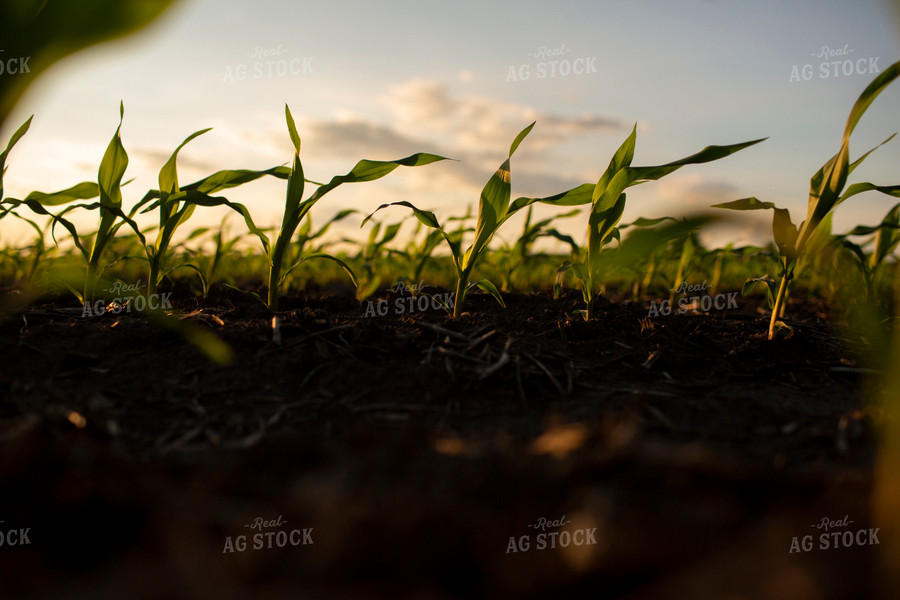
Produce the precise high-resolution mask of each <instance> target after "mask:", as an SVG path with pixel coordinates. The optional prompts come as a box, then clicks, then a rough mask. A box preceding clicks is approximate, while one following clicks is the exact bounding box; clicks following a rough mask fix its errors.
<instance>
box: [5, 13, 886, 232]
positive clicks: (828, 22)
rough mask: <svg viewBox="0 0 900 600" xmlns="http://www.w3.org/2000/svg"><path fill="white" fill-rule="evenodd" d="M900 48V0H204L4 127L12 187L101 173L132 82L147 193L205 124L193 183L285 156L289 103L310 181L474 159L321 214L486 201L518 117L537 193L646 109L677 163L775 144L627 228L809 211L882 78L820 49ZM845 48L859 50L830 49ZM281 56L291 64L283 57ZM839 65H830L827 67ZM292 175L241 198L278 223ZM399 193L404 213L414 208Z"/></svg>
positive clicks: (518, 171) (33, 91)
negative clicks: (742, 203) (659, 221)
mask: <svg viewBox="0 0 900 600" xmlns="http://www.w3.org/2000/svg"><path fill="white" fill-rule="evenodd" d="M898 42H900V36H898V35H897V21H896V20H895V17H894V15H892V14H891V12H890V10H889V8H888V5H887V4H886V2H884V1H883V0H862V1H857V2H853V3H851V2H845V1H840V0H830V1H818V0H810V1H797V0H788V1H771V0H767V1H764V2H746V1H743V2H740V1H738V0H721V1H720V0H705V1H704V0H678V1H677V2H672V1H666V0H659V1H657V0H644V1H641V2H632V1H626V0H604V1H592V2H584V1H580V2H573V1H563V2H553V3H550V2H535V1H518V2H506V1H504V2H490V3H483V2H474V1H468V0H467V1H459V2H453V3H446V2H435V1H428V0H424V1H423V0H418V1H416V2H411V1H391V2H382V3H373V2H368V1H366V2H363V1H340V0H339V1H335V2H317V3H300V2H291V1H288V0H258V1H254V2H238V1H234V0H186V1H184V2H183V3H182V4H181V5H179V6H176V8H175V9H173V10H172V11H170V12H169V13H167V14H166V15H164V17H163V18H161V19H160V20H159V21H157V22H156V23H155V24H154V25H152V26H151V27H150V28H148V29H146V30H144V31H143V32H141V33H139V34H138V35H136V36H133V37H132V38H130V39H127V40H125V41H119V42H112V43H107V44H103V45H100V46H96V47H94V48H92V49H89V50H86V51H83V52H81V53H79V54H76V55H74V56H72V57H70V58H68V59H66V60H64V61H61V62H60V63H57V64H56V65H55V66H54V67H53V68H52V69H51V70H50V71H48V72H46V73H45V74H43V75H42V76H41V77H40V78H38V80H37V81H36V83H35V84H34V85H33V86H32V87H31V88H30V89H29V91H28V92H27V93H26V95H25V96H24V97H23V98H22V99H21V101H20V102H19V104H18V105H17V107H16V110H15V111H14V112H13V114H12V115H11V116H10V118H9V120H8V121H7V122H6V123H5V125H4V127H3V130H2V131H0V139H2V140H3V144H4V145H5V142H6V140H7V139H8V138H9V136H10V135H11V134H12V132H13V131H14V130H15V128H16V127H18V125H20V124H21V123H22V122H23V121H24V120H25V119H27V118H28V116H29V115H31V114H34V115H35V118H34V122H33V124H32V127H31V130H30V131H29V133H28V134H27V135H26V137H25V138H23V140H22V141H21V142H20V143H19V145H18V146H16V148H15V150H14V151H13V153H12V155H11V156H10V159H9V161H8V164H9V170H8V172H7V175H6V178H5V186H6V194H7V195H10V196H13V197H23V196H24V195H26V194H27V193H28V192H29V191H31V190H41V191H55V190H58V189H62V188H65V187H68V186H70V185H73V184H74V183H77V182H79V181H83V180H94V179H96V175H97V167H98V165H99V162H100V159H101V157H102V155H103V151H104V149H105V147H106V145H107V143H108V142H109V138H110V137H111V136H112V134H113V133H114V131H115V128H116V125H117V123H118V116H119V115H118V106H119V101H120V100H122V101H124V104H125V120H124V125H123V128H122V137H123V141H124V144H125V147H126V150H127V151H128V153H129V156H130V159H131V162H130V165H129V170H128V172H127V174H126V179H128V178H131V177H134V178H135V181H134V182H133V183H131V184H129V185H128V186H127V187H126V188H125V189H124V197H125V205H126V208H127V207H129V206H130V205H131V204H133V203H134V202H136V201H137V200H139V199H140V198H141V197H142V196H143V193H144V192H145V191H146V190H147V189H150V188H155V187H157V179H156V178H157V173H158V171H159V168H160V167H161V166H162V164H163V162H164V161H165V160H166V159H167V157H168V155H169V154H170V153H171V152H172V150H173V149H174V148H175V147H176V146H177V145H178V144H179V143H180V142H181V141H182V140H183V139H184V138H185V137H186V136H187V135H189V134H190V133H192V132H194V131H196V130H198V129H202V128H205V127H213V130H212V131H211V132H209V133H207V134H205V135H204V136H201V137H200V138H198V139H197V140H195V141H193V142H192V143H191V144H190V145H189V146H187V147H186V148H185V149H184V150H183V151H182V153H181V154H180V160H179V175H180V180H181V181H182V182H183V183H187V182H190V181H194V180H196V179H198V178H200V177H203V176H204V175H207V174H209V173H211V172H213V171H215V170H219V169H225V168H254V169H262V168H268V167H271V166H274V165H276V164H282V163H286V162H287V161H289V160H290V158H291V155H292V146H291V144H290V139H289V137H288V134H287V129H286V127H285V124H284V104H285V103H288V104H289V105H290V106H291V110H292V112H293V114H294V116H295V118H296V120H297V125H298V129H299V131H300V135H301V138H302V140H303V148H302V152H301V158H302V159H303V161H304V168H305V172H306V175H307V177H309V178H310V179H313V180H316V181H322V180H326V179H328V178H330V177H331V176H333V175H338V174H342V173H345V172H346V171H347V170H349V169H350V168H351V167H352V166H353V164H354V163H355V162H356V161H357V160H358V159H361V158H370V159H382V160H383V159H395V158H401V157H403V156H407V155H409V154H412V153H414V152H419V151H422V152H433V153H437V154H441V155H444V156H448V157H451V158H454V159H457V160H456V161H454V162H442V163H438V164H435V165H431V166H428V167H420V168H416V169H407V168H401V169H398V170H397V171H395V172H394V173H392V174H391V175H389V176H388V177H386V178H385V179H383V180H381V181H379V182H375V183H367V184H357V185H349V186H344V187H342V188H339V189H338V190H336V191H335V192H332V193H331V194H329V195H328V196H326V197H325V199H324V200H322V202H320V203H319V205H318V206H317V208H316V209H315V210H314V212H313V215H314V218H315V219H316V220H317V221H319V222H321V221H323V220H324V219H326V218H328V217H329V216H331V215H332V214H334V213H335V212H337V211H338V210H340V209H343V208H357V209H360V210H362V211H365V212H370V211H371V210H374V209H375V208H376V207H377V206H378V205H379V204H381V203H383V202H390V201H397V200H408V201H411V202H413V203H415V204H417V205H419V206H420V207H422V208H428V209H432V210H435V211H436V212H437V214H438V215H439V217H442V218H446V217H448V216H450V215H458V214H461V213H463V212H464V211H465V207H466V206H467V205H469V204H471V205H473V206H475V204H476V203H477V199H478V194H479V192H480V190H481V187H482V186H483V185H484V183H485V181H486V180H487V178H488V177H489V175H490V173H491V172H492V171H493V170H494V169H496V168H497V166H498V165H499V164H500V163H501V162H502V161H503V159H504V158H505V157H506V152H507V151H508V148H509V144H510V142H511V141H512V139H513V137H514V136H515V135H516V133H518V131H519V130H521V129H522V128H523V127H524V126H525V125H527V124H528V123H530V122H531V121H533V120H536V121H537V125H536V127H535V129H534V131H533V132H532V134H531V135H530V136H529V137H528V138H527V139H526V140H525V142H523V144H522V145H521V146H520V148H519V151H518V153H517V154H516V156H515V157H514V158H513V163H512V184H513V195H514V196H523V195H525V196H535V195H547V194H552V193H556V192H560V191H563V190H564V189H568V188H570V187H573V186H575V185H578V184H581V183H585V182H589V181H590V182H594V181H596V179H597V178H598V177H599V176H600V174H601V173H602V171H603V169H605V167H606V165H607V164H608V162H609V159H610V157H611V155H612V153H613V152H614V151H615V149H616V148H617V147H618V145H619V144H620V143H621V142H622V140H623V139H624V138H625V137H626V136H627V135H628V133H629V132H630V130H631V127H632V126H633V125H634V124H635V123H637V125H638V139H637V150H636V155H635V164H658V163H663V162H668V161H671V160H675V159H677V158H681V157H683V156H686V155H688V154H691V153H693V152H696V151H698V150H700V149H701V148H703V147H704V146H706V145H709V144H730V143H736V142H741V141H746V140H750V139H755V138H759V137H765V136H769V139H768V140H767V141H766V142H764V143H762V144H760V145H758V146H754V147H752V148H750V149H747V150H744V151H742V152H740V153H738V154H736V155H734V156H732V157H729V158H726V159H723V160H722V161H718V162H714V163H710V164H706V165H697V166H689V167H685V168H683V169H681V170H680V171H678V172H677V173H675V174H673V175H670V176H668V177H667V178H665V179H663V180H662V181H660V182H657V183H648V184H645V185H641V186H638V187H637V188H632V191H631V192H630V193H629V196H628V202H629V204H628V208H627V210H626V213H625V216H624V219H623V222H627V221H629V220H632V219H633V218H636V217H638V216H645V217H656V216H663V215H671V216H679V215H683V214H686V213H688V212H691V211H696V210H699V209H703V208H706V207H708V206H709V205H710V204H713V203H716V202H724V201H728V200H733V199H737V198H742V197H746V196H751V195H753V196H757V197H759V198H760V199H761V200H766V201H773V202H775V203H777V204H779V205H781V206H784V207H787V208H789V209H790V210H791V213H792V216H793V218H794V221H795V222H797V223H799V221H800V220H802V218H803V217H804V215H805V211H806V199H807V194H808V189H809V177H810V176H811V175H812V173H813V172H815V171H816V170H817V169H818V168H819V167H820V166H821V165H822V163H823V162H824V161H825V160H826V159H827V158H829V157H830V156H831V155H832V154H833V153H834V152H836V151H837V149H838V147H839V144H840V138H841V133H842V129H843V125H844V122H845V120H846V117H847V113H848V112H849V110H850V107H851V106H852V104H853V102H854V101H855V99H856V98H857V96H858V95H859V93H860V92H861V91H862V89H863V88H864V87H865V86H866V85H867V84H868V83H869V81H871V79H872V78H874V76H875V73H874V72H871V73H870V72H867V73H865V74H859V73H857V72H854V73H853V74H851V75H844V74H843V73H842V72H839V75H838V76H837V77H835V76H833V72H831V71H830V69H831V67H828V66H827V65H826V67H820V63H823V62H829V61H835V60H840V61H842V60H846V59H851V60H853V62H854V65H856V64H864V65H865V69H866V70H867V71H869V69H870V66H874V67H875V68H877V69H880V70H883V69H884V68H886V67H887V66H889V65H890V64H891V63H893V62H895V61H896V60H898V59H900V44H898ZM824 47H828V49H831V50H836V49H837V50H840V51H846V52H847V55H846V56H835V57H831V58H824V57H819V56H817V55H818V54H820V53H821V52H822V50H823V48H824ZM541 49H544V57H543V58H542V57H541V53H542V50H541ZM553 53H556V54H557V55H556V56H552V55H551V54H553ZM259 54H265V55H267V56H262V57H260V56H254V55H259ZM576 59H582V60H581V62H580V63H577V64H579V65H581V70H582V71H584V72H582V73H581V74H576V73H573V72H571V71H570V72H569V73H568V74H567V75H563V74H561V73H560V72H557V76H556V77H550V72H551V68H552V67H551V66H550V65H549V63H548V64H546V65H545V66H544V67H540V66H539V63H542V62H547V61H552V60H566V61H569V65H570V68H571V67H572V66H574V65H575V64H576V62H575V61H576ZM863 59H864V60H863ZM266 61H276V62H275V63H274V64H272V65H271V67H270V66H269V65H267V64H266ZM277 61H284V62H283V67H282V70H281V71H280V72H279V65H278V62H277ZM257 63H259V64H257ZM806 64H809V65H811V67H810V69H811V71H810V72H811V73H812V76H811V78H810V79H809V80H803V79H802V78H801V79H800V80H799V81H791V75H792V71H793V68H794V67H795V66H796V67H798V72H800V70H802V68H803V66H804V65H806ZM270 68H271V69H272V71H271V75H270V74H269V69H270ZM292 68H293V71H294V72H293V73H292V72H291V70H292ZM541 68H544V69H545V70H546V71H545V73H546V76H545V77H539V75H540V73H541V71H540V69H541ZM557 68H558V67H557ZM839 68H840V67H839ZM242 69H245V71H242ZM823 69H829V72H830V73H831V76H829V77H828V78H823V77H822V73H823ZM285 70H286V72H285ZM526 71H527V74H528V77H527V79H526V78H525V77H524V76H523V75H524V74H525V73H526ZM242 73H243V78H242V77H241V74H242ZM898 108H900V84H897V83H895V84H894V85H893V86H892V87H889V88H888V89H887V90H886V91H885V92H884V93H883V94H882V95H881V96H880V97H879V98H878V99H877V100H876V102H875V103H874V104H873V105H872V107H871V108H870V110H869V112H868V113H867V114H866V115H865V117H864V118H863V120H862V121H861V123H860V125H859V127H858V129H857V132H856V133H855V134H854V138H853V142H852V145H851V156H852V157H857V156H859V155H860V154H861V153H862V152H863V151H865V150H868V149H869V148H870V147H872V146H874V145H876V144H878V143H880V142H881V141H883V139H884V138H885V137H887V136H888V135H889V134H891V133H893V132H895V131H898V130H900V110H898ZM898 165H900V141H898V140H894V142H892V143H891V144H888V145H887V146H885V147H883V148H881V149H880V150H879V151H878V152H876V153H875V154H873V155H872V156H871V157H870V158H869V159H867V162H866V163H865V164H864V165H863V166H862V167H860V168H859V169H858V170H857V171H856V172H855V173H854V174H853V178H852V181H872V182H873V183H876V184H896V183H900V181H898V180H900V169H898V168H897V167H898ZM283 186H284V184H283V182H281V181H276V180H272V181H267V182H262V183H255V184H250V185H248V186H245V188H240V189H238V190H235V191H233V192H231V193H230V194H227V195H228V196H229V197H231V198H232V199H234V200H238V201H242V202H245V203H247V204H248V206H249V207H250V208H251V210H252V211H253V213H254V216H255V218H256V220H257V222H259V223H262V224H267V225H270V224H275V223H276V222H278V221H280V218H281V210H282V208H283V197H284V187H283ZM858 198H859V199H858V200H857V199H856V198H855V199H854V200H853V201H852V202H848V203H847V204H846V205H843V206H842V207H841V208H840V209H839V210H838V212H837V218H836V220H835V226H836V229H837V230H846V229H848V228H849V227H851V226H852V225H855V224H861V223H864V224H874V223H876V222H878V221H880V220H881V218H882V216H883V215H884V213H885V212H887V210H888V208H890V206H892V205H893V202H892V199H891V198H888V197H886V196H883V195H879V194H871V193H870V194H867V195H865V196H860V197H858ZM393 210H395V211H396V212H394V213H388V214H387V215H385V218H387V219H389V220H394V219H399V218H400V217H404V216H406V214H407V213H405V212H403V210H402V209H393ZM554 212H558V209H553V208H542V209H541V214H546V215H551V214H553V213H554ZM222 214H223V213H221V212H216V211H211V210H207V211H205V212H204V213H201V212H200V211H198V212H197V213H196V216H195V217H194V219H193V220H192V222H191V223H192V224H195V225H197V226H199V225H202V224H212V223H216V222H218V221H219V219H220V218H221V215H222ZM741 216H742V217H747V218H746V219H743V221H744V224H743V225H742V226H741V227H739V228H738V229H736V230H735V231H733V232H730V233H728V234H727V235H725V236H724V237H723V236H722V235H720V237H719V240H718V242H720V243H721V242H723V241H734V242H748V241H760V239H762V238H760V237H759V236H760V234H761V235H768V231H769V223H770V221H769V219H770V218H771V217H770V215H768V214H763V213H760V214H759V215H758V217H759V218H758V219H754V218H751V217H752V216H757V215H750V214H747V215H741ZM96 218H97V216H96V213H90V214H87V215H85V216H82V217H80V218H79V219H77V220H76V223H77V224H79V226H83V227H85V228H86V229H88V230H89V229H90V228H91V227H92V226H94V225H95V221H96ZM234 221H235V224H237V222H238V219H234ZM143 222H144V223H146V224H150V223H152V220H149V219H148V220H146V221H143ZM359 222H360V219H358V218H357V219H355V220H354V219H350V220H348V221H347V223H346V225H345V227H344V228H343V229H341V228H339V229H337V230H336V234H337V235H348V234H349V235H359V229H358V226H359ZM510 225H511V229H508V230H507V229H504V230H502V231H501V232H500V237H502V238H510V237H514V235H515V232H516V231H517V226H515V225H512V224H510ZM560 229H562V230H564V231H566V232H569V233H572V234H573V235H575V237H576V239H580V238H581V236H582V231H583V223H582V222H580V221H576V220H574V219H568V220H566V221H564V222H561V223H560ZM25 233H26V231H25V230H24V229H21V228H20V225H19V224H17V223H15V222H14V221H13V220H10V219H5V220H4V221H3V222H2V226H0V235H2V237H3V238H4V241H5V242H8V241H9V240H10V239H13V240H14V239H17V238H19V237H20V236H21V235H24V234H25Z"/></svg>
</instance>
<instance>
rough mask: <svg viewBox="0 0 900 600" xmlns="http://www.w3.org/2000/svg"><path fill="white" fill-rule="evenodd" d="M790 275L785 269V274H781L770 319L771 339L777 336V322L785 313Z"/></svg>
mask: <svg viewBox="0 0 900 600" xmlns="http://www.w3.org/2000/svg"><path fill="white" fill-rule="evenodd" d="M788 279H790V275H789V274H788V272H787V269H785V272H784V275H782V276H781V284H780V285H779V286H778V295H777V296H776V297H775V306H774V307H773V308H772V319H771V320H770V321H769V339H770V340H771V339H774V337H775V322H776V321H777V320H778V319H779V317H780V316H782V315H783V314H784V296H785V293H786V292H787V284H788Z"/></svg>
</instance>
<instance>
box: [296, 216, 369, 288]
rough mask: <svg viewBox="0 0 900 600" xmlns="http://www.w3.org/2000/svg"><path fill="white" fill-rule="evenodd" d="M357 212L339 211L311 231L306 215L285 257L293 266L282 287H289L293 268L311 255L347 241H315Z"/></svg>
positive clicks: (309, 218) (310, 217) (308, 218)
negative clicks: (333, 226) (334, 225)
mask: <svg viewBox="0 0 900 600" xmlns="http://www.w3.org/2000/svg"><path fill="white" fill-rule="evenodd" d="M357 212H359V211H357V210H355V209H352V208H351V209H346V210H342V211H339V212H338V213H337V214H335V215H334V216H332V217H331V218H330V219H328V221H326V222H325V224H324V225H322V226H321V227H319V228H318V229H315V230H313V220H312V215H307V217H306V219H304V220H303V222H302V223H301V224H300V227H299V228H298V229H297V235H296V237H295V240H294V241H293V242H292V243H291V245H290V247H289V248H288V251H287V254H286V256H285V259H286V261H287V263H288V264H291V265H294V266H293V267H291V268H290V269H288V270H287V271H285V273H284V276H283V278H282V281H283V285H286V286H290V285H291V283H292V278H293V277H292V275H293V272H294V269H295V267H297V266H299V265H300V264H301V263H302V262H303V261H304V260H305V259H307V258H309V257H311V256H313V255H321V254H324V253H325V250H326V248H328V247H329V246H332V245H334V244H338V243H340V242H346V241H349V240H346V239H333V240H330V241H324V242H323V241H319V242H317V240H320V239H321V238H322V237H324V236H325V234H326V233H328V230H329V229H330V228H331V226H332V225H333V224H334V223H337V222H339V221H343V220H344V219H346V218H347V217H349V216H350V215H352V214H355V213H357Z"/></svg>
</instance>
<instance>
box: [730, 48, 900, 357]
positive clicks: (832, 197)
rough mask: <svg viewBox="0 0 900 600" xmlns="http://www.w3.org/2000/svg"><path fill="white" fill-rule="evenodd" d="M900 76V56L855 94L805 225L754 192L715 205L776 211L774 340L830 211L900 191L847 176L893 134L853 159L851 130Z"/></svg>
mask: <svg viewBox="0 0 900 600" xmlns="http://www.w3.org/2000/svg"><path fill="white" fill-rule="evenodd" d="M898 76H900V62H896V63H894V64H893V65H891V66H890V67H888V68H887V69H885V70H884V71H883V72H882V73H881V74H880V75H879V76H878V77H876V78H875V79H874V80H873V81H872V83H870V84H869V85H868V86H867V87H866V89H865V90H864V91H863V93H862V94H861V95H860V96H859V98H858V99H857V100H856V103H855V104H854V105H853V108H852V109H851V110H850V115H849V117H848V118H847V123H846V125H845V126H844V134H843V138H842V140H841V147H840V150H838V152H837V154H835V155H834V156H832V157H831V158H830V159H828V161H827V162H826V163H825V164H824V165H822V167H821V168H820V169H819V170H818V171H816V173H815V174H814V175H813V176H812V178H811V179H810V186H809V203H808V207H807V215H806V220H805V221H803V222H802V223H800V227H799V228H798V227H797V226H795V225H794V223H793V222H792V221H791V215H790V212H789V211H788V210H787V209H785V208H778V207H777V206H775V204H773V203H772V202H761V201H759V200H758V199H757V198H755V197H750V198H743V199H741V200H735V201H733V202H726V203H724V204H717V205H715V206H716V207H717V208H727V209H731V210H767V209H771V210H773V211H774V216H773V218H772V235H773V238H774V240H775V244H776V246H777V247H778V251H779V257H780V258H779V261H780V270H781V272H780V273H779V278H780V282H778V283H777V285H778V288H777V291H776V292H775V293H774V297H775V304H774V308H773V309H772V317H771V319H770V321H769V332H768V338H769V339H770V340H771V339H773V338H774V337H775V331H776V330H777V329H779V328H781V327H785V324H784V322H783V321H780V319H781V318H782V317H783V315H784V306H785V299H786V294H787V288H788V284H789V283H790V281H791V279H793V277H794V269H795V268H796V266H797V263H798V261H799V260H800V259H801V258H802V257H803V256H804V255H805V254H806V252H807V251H808V245H809V242H810V241H811V239H812V238H813V235H814V234H815V232H816V230H817V229H818V227H819V225H820V224H821V223H822V222H823V221H824V219H825V218H826V217H827V216H828V215H829V214H831V212H832V211H833V210H834V209H835V208H836V207H837V206H838V205H839V204H840V203H842V202H844V201H845V200H847V199H848V198H850V197H852V196H855V195H857V194H861V193H863V192H867V191H878V192H881V193H883V194H887V195H889V196H894V197H900V185H892V186H877V185H874V184H872V183H868V182H864V183H854V184H852V185H850V186H849V187H847V190H846V191H844V186H845V185H846V183H847V177H848V176H849V175H850V173H852V172H853V170H854V169H855V168H856V167H857V166H859V164H860V163H861V162H862V161H863V160H865V159H866V157H867V156H869V154H871V153H872V152H874V151H875V150H876V149H877V148H879V147H880V146H882V145H884V144H886V143H887V142H889V141H890V140H891V139H892V138H893V137H894V135H896V134H893V135H891V136H890V137H888V138H887V139H886V140H885V141H883V142H882V143H881V144H879V145H878V146H876V147H875V148H872V149H871V150H869V151H868V152H866V153H865V154H863V155H862V156H861V157H860V158H858V159H857V160H856V161H854V162H852V163H851V162H850V136H851V134H852V133H853V130H854V129H855V128H856V125H857V124H858V123H859V120H860V119H861V118H862V116H863V114H864V113H865V112H866V109H868V107H869V105H871V104H872V102H873V101H874V100H875V98H876V97H878V95H879V94H880V93H881V92H882V91H883V90H884V89H885V88H886V87H887V86H888V85H890V84H891V82H893V81H894V79H896V78H897V77H898ZM766 283H767V285H769V287H770V289H772V288H773V286H774V285H775V282H774V281H773V282H769V281H767V282H766Z"/></svg>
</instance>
